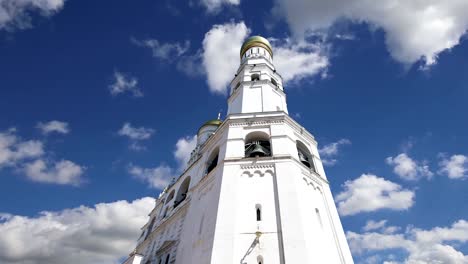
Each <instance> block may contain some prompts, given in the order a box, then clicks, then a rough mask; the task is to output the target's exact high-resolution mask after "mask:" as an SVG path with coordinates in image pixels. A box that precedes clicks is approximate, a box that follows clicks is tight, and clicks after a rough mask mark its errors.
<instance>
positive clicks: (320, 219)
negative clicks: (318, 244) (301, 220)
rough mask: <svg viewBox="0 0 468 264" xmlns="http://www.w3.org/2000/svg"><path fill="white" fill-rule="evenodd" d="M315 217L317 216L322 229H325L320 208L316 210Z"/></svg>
mask: <svg viewBox="0 0 468 264" xmlns="http://www.w3.org/2000/svg"><path fill="white" fill-rule="evenodd" d="M315 215H317V220H318V222H319V223H320V227H321V228H323V223H322V217H320V211H319V209H318V208H315Z"/></svg>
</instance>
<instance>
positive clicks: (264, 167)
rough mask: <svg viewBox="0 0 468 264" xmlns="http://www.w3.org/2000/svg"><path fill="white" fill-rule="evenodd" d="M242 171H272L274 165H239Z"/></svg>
mask: <svg viewBox="0 0 468 264" xmlns="http://www.w3.org/2000/svg"><path fill="white" fill-rule="evenodd" d="M240 167H241V169H242V170H255V169H260V170H261V169H272V168H274V167H275V165H274V164H253V165H240Z"/></svg>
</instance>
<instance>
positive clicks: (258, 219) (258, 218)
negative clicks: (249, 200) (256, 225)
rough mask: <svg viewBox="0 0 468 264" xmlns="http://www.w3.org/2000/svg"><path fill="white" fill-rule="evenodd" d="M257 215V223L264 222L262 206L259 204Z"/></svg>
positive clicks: (256, 210) (256, 207) (256, 209)
mask: <svg viewBox="0 0 468 264" xmlns="http://www.w3.org/2000/svg"><path fill="white" fill-rule="evenodd" d="M255 214H256V217H257V221H262V206H261V205H259V204H257V205H256V206H255Z"/></svg>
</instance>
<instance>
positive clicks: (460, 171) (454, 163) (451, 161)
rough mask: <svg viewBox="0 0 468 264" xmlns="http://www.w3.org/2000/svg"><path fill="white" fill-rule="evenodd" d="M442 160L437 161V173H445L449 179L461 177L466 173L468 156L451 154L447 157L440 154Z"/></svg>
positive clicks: (467, 173)
mask: <svg viewBox="0 0 468 264" xmlns="http://www.w3.org/2000/svg"><path fill="white" fill-rule="evenodd" d="M441 157H442V160H441V161H440V162H439V165H440V170H439V173H440V174H443V175H447V177H449V178H450V179H461V178H465V177H466V176H467V175H468V157H467V156H464V155H452V156H451V157H450V158H447V157H446V156H445V155H441Z"/></svg>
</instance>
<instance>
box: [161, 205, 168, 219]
mask: <svg viewBox="0 0 468 264" xmlns="http://www.w3.org/2000/svg"><path fill="white" fill-rule="evenodd" d="M167 212H169V206H167V207H166V209H164V214H163V216H162V218H164V217H166V216H167Z"/></svg>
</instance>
